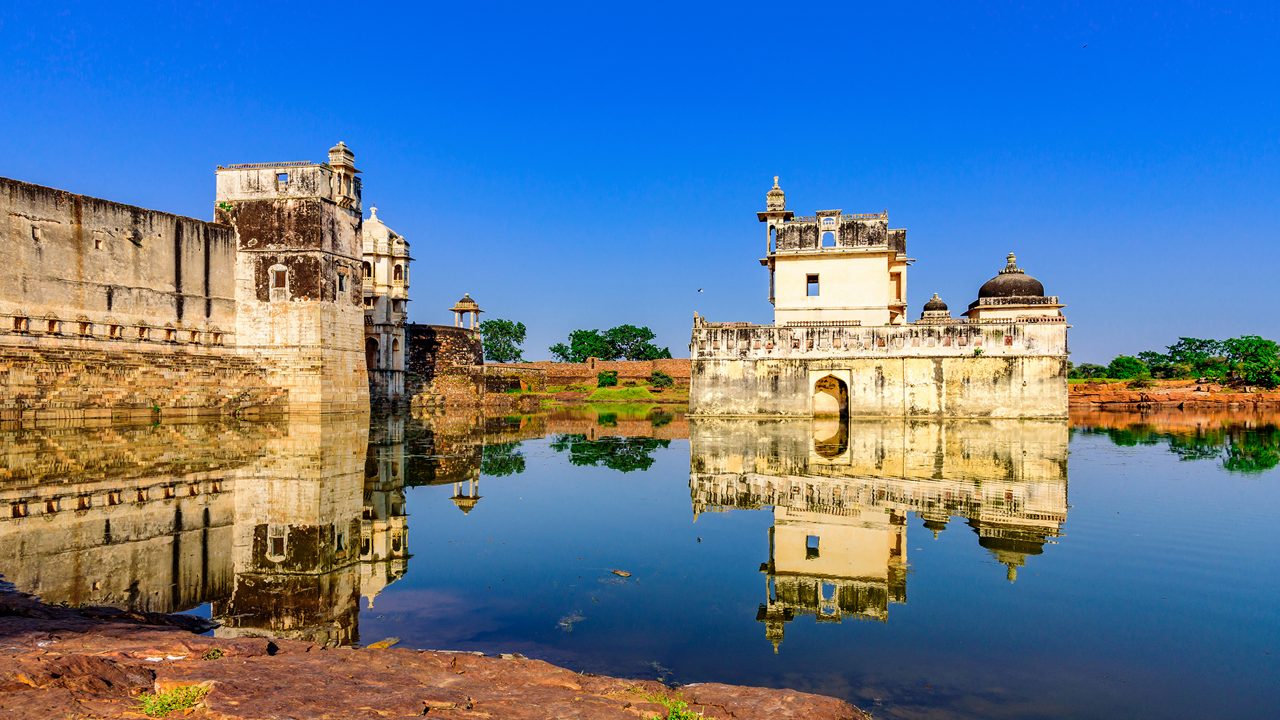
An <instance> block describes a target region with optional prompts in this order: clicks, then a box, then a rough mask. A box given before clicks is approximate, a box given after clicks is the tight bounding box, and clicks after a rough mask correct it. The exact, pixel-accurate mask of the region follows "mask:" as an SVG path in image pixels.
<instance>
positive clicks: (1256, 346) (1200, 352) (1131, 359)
mask: <svg viewBox="0 0 1280 720" xmlns="http://www.w3.org/2000/svg"><path fill="white" fill-rule="evenodd" d="M1067 376H1068V377H1071V378H1077V379H1093V378H1110V379H1113V380H1149V379H1151V378H1157V379H1170V380H1175V379H1192V378H1208V379H1211V380H1217V381H1220V382H1223V383H1230V384H1236V385H1252V386H1259V387H1264V388H1274V387H1277V386H1280V345H1277V344H1276V341H1274V340H1268V339H1266V338H1263V337H1260V336H1258V335H1242V336H1240V337H1237V338H1229V339H1227V340H1204V339H1201V338H1187V337H1184V338H1178V342H1176V343H1174V344H1172V345H1170V346H1169V347H1168V348H1166V352H1163V353H1161V352H1155V351H1153V350H1147V351H1143V352H1140V353H1138V354H1137V355H1120V356H1117V357H1116V358H1115V359H1113V360H1112V361H1111V362H1110V363H1108V364H1106V365H1096V364H1093V363H1081V364H1079V365H1074V364H1073V365H1072V366H1071V368H1070V370H1069V371H1068V373H1067Z"/></svg>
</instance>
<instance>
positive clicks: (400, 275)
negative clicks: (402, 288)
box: [391, 263, 404, 282]
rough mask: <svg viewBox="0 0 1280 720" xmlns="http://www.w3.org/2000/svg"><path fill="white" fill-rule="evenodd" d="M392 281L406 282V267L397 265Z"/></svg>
mask: <svg viewBox="0 0 1280 720" xmlns="http://www.w3.org/2000/svg"><path fill="white" fill-rule="evenodd" d="M391 279H392V280H395V281H396V282H404V265H401V264H400V263H396V267H395V270H393V271H392V274H391Z"/></svg>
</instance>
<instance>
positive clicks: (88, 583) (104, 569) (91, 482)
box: [0, 423, 279, 612]
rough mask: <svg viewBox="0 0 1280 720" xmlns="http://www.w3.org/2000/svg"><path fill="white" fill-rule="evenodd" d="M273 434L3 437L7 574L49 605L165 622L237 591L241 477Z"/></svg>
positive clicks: (1, 526) (0, 554) (55, 432)
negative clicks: (146, 615)
mask: <svg viewBox="0 0 1280 720" xmlns="http://www.w3.org/2000/svg"><path fill="white" fill-rule="evenodd" d="M278 430H279V429H278V427H277V426H276V425H274V424H247V423H245V424H236V423H198V424H174V425H162V426H155V427H95V428H85V427H78V428H77V427H60V428H39V429H30V430H21V431H19V430H13V431H7V432H4V433H0V446H2V447H3V448H4V450H3V455H2V456H0V462H2V463H3V465H2V466H0V571H2V572H4V574H5V576H6V578H7V579H8V580H9V581H11V582H13V583H14V584H15V585H17V587H18V588H20V589H22V590H24V591H27V592H32V593H35V594H37V595H40V596H41V597H43V598H44V599H45V600H47V601H49V602H67V603H72V604H104V605H115V606H121V607H130V608H134V609H139V610H148V611H157V612H166V611H172V610H180V609H184V608H187V607H191V606H193V605H196V604H198V603H200V602H202V601H203V599H204V598H207V597H211V596H218V595H222V594H225V593H226V592H228V591H229V590H230V585H231V563H230V553H229V552H228V549H229V548H230V545H231V526H232V525H233V523H234V522H235V507H234V500H233V496H234V494H235V480H234V477H233V472H234V469H235V468H236V467H237V466H240V465H243V464H244V463H246V462H248V460H249V459H250V458H251V457H253V456H254V455H256V454H259V453H261V452H262V451H263V448H264V446H265V444H266V443H268V442H269V441H270V440H271V438H272V437H273V436H274V435H275V434H276V433H277V432H278Z"/></svg>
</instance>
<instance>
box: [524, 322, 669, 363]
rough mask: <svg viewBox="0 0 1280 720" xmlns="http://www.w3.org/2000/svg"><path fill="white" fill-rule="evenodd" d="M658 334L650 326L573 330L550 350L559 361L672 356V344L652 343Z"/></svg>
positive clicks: (652, 358)
mask: <svg viewBox="0 0 1280 720" xmlns="http://www.w3.org/2000/svg"><path fill="white" fill-rule="evenodd" d="M655 337H657V336H656V335H655V334H654V332H653V331H652V330H650V329H649V328H647V327H636V326H635V325H619V326H617V327H613V328H609V329H608V330H605V331H604V332H601V331H599V330H574V331H573V332H571V333H569V342H568V343H567V344H566V343H556V344H555V345H552V346H551V347H550V348H549V350H550V351H551V354H552V355H553V356H555V358H556V359H557V360H559V361H560V362H586V361H587V358H592V357H593V358H599V359H600V360H657V359H660V358H669V357H671V350H670V349H669V348H660V347H658V346H657V345H654V344H653V339H654V338H655Z"/></svg>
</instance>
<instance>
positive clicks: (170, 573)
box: [0, 407, 1280, 718]
mask: <svg viewBox="0 0 1280 720" xmlns="http://www.w3.org/2000/svg"><path fill="white" fill-rule="evenodd" d="M1278 426H1280V416H1276V415H1265V414H1258V413H1251V412H1250V413H1226V412H1203V413H1195V412H1191V411H1187V412H1182V411H1166V412H1153V413H1146V414H1136V413H1101V412H1097V413H1081V414H1079V415H1076V416H1073V418H1072V420H1071V422H1066V421H1062V422H1042V421H990V422H980V421H951V422H941V423H938V422H918V421H910V422H908V421H901V420H897V421H862V420H852V421H849V422H840V421H834V420H833V421H813V422H810V421H754V420H727V419H717V420H711V419H688V418H686V417H684V416H683V415H682V414H681V413H679V412H672V411H670V410H660V409H649V408H627V407H615V408H609V407H595V408H583V409H581V410H577V411H572V412H571V411H561V412H557V413H552V414H543V415H532V416H511V417H482V416H477V415H465V414H463V415H452V416H449V417H447V418H426V419H415V418H412V417H401V416H374V417H373V418H367V417H333V418H330V417H326V418H324V419H322V420H315V419H312V420H303V419H282V420H277V421H263V422H253V423H246V422H238V423H235V422H209V423H190V424H159V425H154V426H145V427H102V428H74V427H51V428H37V429H25V430H6V431H0V449H2V454H0V575H3V576H4V579H5V580H6V581H8V582H11V583H13V584H14V585H15V586H16V587H17V588H18V589H20V590H23V591H27V592H32V593H35V594H38V595H40V596H41V597H42V598H44V599H45V600H46V601H47V602H53V603H70V604H106V605H115V606H120V607H130V608H133V609H139V610H151V611H164V612H172V611H185V612H193V613H197V614H202V615H206V616H212V617H213V618H215V619H216V620H218V621H219V622H220V623H221V627H219V628H218V629H217V630H215V631H214V634H216V635H219V636H227V637H232V636H243V635H269V636H277V637H291V638H300V639H307V640H311V641H314V642H318V643H323V644H328V645H336V644H353V643H354V644H365V643H370V642H374V641H377V640H381V639H384V638H387V637H398V638H400V641H401V646H408V647H419V648H441V649H459V650H478V651H483V652H489V653H496V652H516V653H523V654H525V655H528V656H530V657H537V658H542V659H546V660H549V661H551V662H555V663H557V664H560V665H564V666H567V667H570V668H573V669H576V670H581V671H586V672H596V673H607V674H611V675H620V676H627V677H643V678H657V679H661V680H665V681H668V682H673V683H688V682H698V681H718V682H729V683H740V684H750V685H767V686H787V687H793V688H797V689H801V690H808V691H812V692H820V693H825V694H830V695H836V696H839V697H842V698H845V699H848V700H850V701H851V702H853V703H855V704H857V705H859V706H861V707H863V708H864V709H867V710H869V711H871V712H872V713H873V714H875V715H876V716H877V717H887V718H888V717H904V718H908V717H909V718H953V717H954V718H1004V717H1008V718H1015V717H1016V718H1027V717H1043V718H1064V717H1069V718H1102V717H1129V718H1179V717H1185V718H1193V717H1194V718H1199V717H1217V718H1228V717H1240V718H1258V717H1269V716H1272V715H1273V714H1274V708H1276V707H1278V706H1280V648H1278V647H1277V641H1280V613H1278V612H1277V610H1278V608H1277V600H1276V598H1277V597H1278V595H1277V592H1278V591H1280V560H1277V558H1276V554H1275V550H1274V548H1275V539H1274V533H1275V531H1274V527H1275V526H1274V523H1275V522H1276V521H1277V518H1278V517H1280V469H1277V465H1278V464H1280V427H1278Z"/></svg>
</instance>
